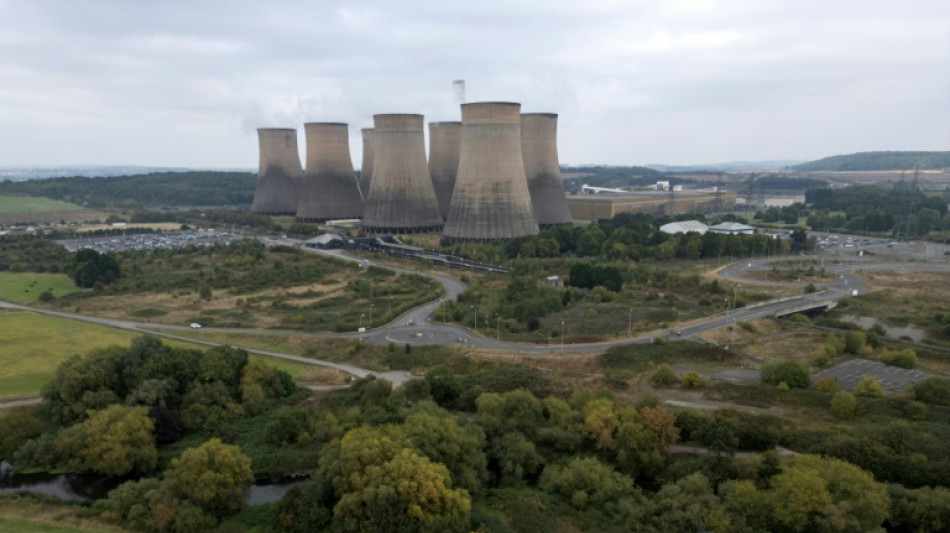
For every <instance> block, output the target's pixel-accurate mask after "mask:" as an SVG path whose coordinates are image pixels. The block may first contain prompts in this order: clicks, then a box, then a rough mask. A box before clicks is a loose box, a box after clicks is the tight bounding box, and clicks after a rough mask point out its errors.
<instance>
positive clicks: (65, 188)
mask: <svg viewBox="0 0 950 533" xmlns="http://www.w3.org/2000/svg"><path fill="white" fill-rule="evenodd" d="M256 179H257V175H256V174H255V173H253V172H212V171H201V172H158V173H152V174H139V175H134V176H120V177H114V178H90V177H86V176H72V177H67V178H50V179H34V180H30V181H0V196H17V195H22V196H39V197H44V198H52V199H54V200H62V201H64V202H70V203H73V204H77V205H81V206H83V207H91V208H103V207H119V208H140V207H160V206H231V207H246V208H250V206H251V202H253V200H254V186H255V180H256Z"/></svg>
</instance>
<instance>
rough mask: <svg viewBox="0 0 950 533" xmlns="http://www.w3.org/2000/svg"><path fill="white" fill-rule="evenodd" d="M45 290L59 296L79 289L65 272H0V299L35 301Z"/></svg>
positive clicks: (23, 302)
mask: <svg viewBox="0 0 950 533" xmlns="http://www.w3.org/2000/svg"><path fill="white" fill-rule="evenodd" d="M45 290H50V291H52V292H53V296H55V297H56V298H60V297H62V296H66V295H67V294H71V293H74V292H79V291H80V290H81V289H80V288H79V287H77V286H75V285H73V282H72V280H70V279H69V277H68V276H66V275H65V274H37V273H35V272H0V300H6V301H8V302H14V303H18V304H29V303H33V302H35V301H36V299H37V298H38V297H39V296H40V293H42V292H43V291H45Z"/></svg>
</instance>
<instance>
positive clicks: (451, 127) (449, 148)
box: [429, 122, 462, 218]
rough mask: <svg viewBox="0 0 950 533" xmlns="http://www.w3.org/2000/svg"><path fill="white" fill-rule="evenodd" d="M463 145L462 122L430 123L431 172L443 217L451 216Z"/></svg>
mask: <svg viewBox="0 0 950 533" xmlns="http://www.w3.org/2000/svg"><path fill="white" fill-rule="evenodd" d="M461 147H462V123H461V122H430V123H429V174H431V175H432V186H433V188H435V197H436V198H437V199H438V200H439V212H440V213H441V214H442V218H445V217H447V216H449V204H450V203H451V202H452V190H453V189H454V188H455V175H456V174H457V173H458V169H459V154H460V152H461Z"/></svg>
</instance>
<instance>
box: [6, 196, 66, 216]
mask: <svg viewBox="0 0 950 533" xmlns="http://www.w3.org/2000/svg"><path fill="white" fill-rule="evenodd" d="M82 209H83V208H82V207H81V206H78V205H76V204H71V203H68V202H61V201H59V200H51V199H49V198H39V197H35V196H0V213H45V212H47V211H82Z"/></svg>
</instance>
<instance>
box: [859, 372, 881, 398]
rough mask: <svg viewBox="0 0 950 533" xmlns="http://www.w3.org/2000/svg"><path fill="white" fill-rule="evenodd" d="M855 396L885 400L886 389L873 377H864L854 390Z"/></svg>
mask: <svg viewBox="0 0 950 533" xmlns="http://www.w3.org/2000/svg"><path fill="white" fill-rule="evenodd" d="M854 394H855V395H856V396H864V397H866V398H883V397H884V388H883V387H882V386H881V382H880V381H878V380H876V379H874V378H873V377H871V376H864V377H863V378H861V381H860V382H859V383H858V386H857V387H855V388H854Z"/></svg>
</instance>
